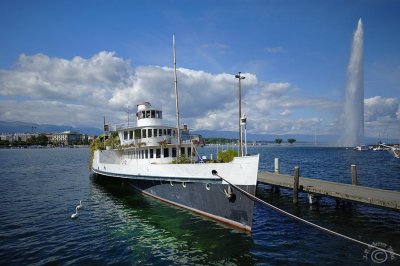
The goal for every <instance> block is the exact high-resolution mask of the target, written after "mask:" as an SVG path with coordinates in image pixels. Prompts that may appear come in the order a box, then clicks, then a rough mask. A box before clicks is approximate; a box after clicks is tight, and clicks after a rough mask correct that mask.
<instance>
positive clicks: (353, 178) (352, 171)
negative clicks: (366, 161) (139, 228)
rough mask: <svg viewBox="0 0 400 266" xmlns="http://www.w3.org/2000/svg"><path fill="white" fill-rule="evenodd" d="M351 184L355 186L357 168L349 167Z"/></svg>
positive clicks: (353, 165)
mask: <svg viewBox="0 0 400 266" xmlns="http://www.w3.org/2000/svg"><path fill="white" fill-rule="evenodd" d="M351 184H352V185H355V186H357V166H356V165H355V164H352V165H351Z"/></svg>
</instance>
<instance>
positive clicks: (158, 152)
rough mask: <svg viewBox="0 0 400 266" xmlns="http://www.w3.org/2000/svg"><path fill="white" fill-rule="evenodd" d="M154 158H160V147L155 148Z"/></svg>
mask: <svg viewBox="0 0 400 266" xmlns="http://www.w3.org/2000/svg"><path fill="white" fill-rule="evenodd" d="M156 158H161V149H156Z"/></svg>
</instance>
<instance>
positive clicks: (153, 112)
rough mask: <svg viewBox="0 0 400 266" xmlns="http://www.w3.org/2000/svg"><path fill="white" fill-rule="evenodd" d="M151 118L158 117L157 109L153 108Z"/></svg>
mask: <svg viewBox="0 0 400 266" xmlns="http://www.w3.org/2000/svg"><path fill="white" fill-rule="evenodd" d="M151 118H156V111H155V110H151Z"/></svg>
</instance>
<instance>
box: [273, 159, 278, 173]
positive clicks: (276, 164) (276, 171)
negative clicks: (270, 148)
mask: <svg viewBox="0 0 400 266" xmlns="http://www.w3.org/2000/svg"><path fill="white" fill-rule="evenodd" d="M274 168H275V171H274V172H275V174H277V175H279V158H275V160H274Z"/></svg>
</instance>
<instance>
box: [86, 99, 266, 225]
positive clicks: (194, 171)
mask: <svg viewBox="0 0 400 266" xmlns="http://www.w3.org/2000/svg"><path fill="white" fill-rule="evenodd" d="M114 130H115V132H117V133H118V137H119V140H120V143H119V146H118V147H115V148H114V149H111V147H108V148H107V149H106V150H96V151H95V152H94V156H93V162H92V171H93V172H94V173H95V174H98V175H101V176H105V177H117V178H120V179H124V180H126V181H127V182H129V184H130V185H131V186H132V187H133V188H135V189H137V190H139V191H141V192H143V193H144V194H146V195H149V196H152V197H154V198H157V199H159V200H161V201H164V202H168V203H171V204H173V205H176V206H179V207H182V208H186V209H189V210H191V211H193V212H196V213H199V214H202V215H204V216H207V217H210V218H212V219H215V220H218V221H221V222H223V223H226V224H229V225H232V226H235V227H239V228H241V229H244V230H246V231H251V227H252V216H253V201H252V200H251V199H249V198H248V197H247V196H245V195H243V194H242V193H240V192H239V191H238V190H236V189H235V188H234V187H233V186H231V185H229V184H228V183H227V182H225V181H223V180H221V179H220V178H219V177H217V176H215V175H213V174H212V171H213V170H216V171H217V172H218V174H219V175H220V176H221V177H223V178H224V179H226V180H227V181H228V182H229V183H231V184H233V185H235V186H238V187H240V188H242V189H244V190H245V191H247V192H249V193H250V194H252V195H254V194H255V189H256V183H257V172H258V162H259V156H258V155H254V156H243V157H235V158H234V159H233V161H232V162H229V163H205V162H202V160H201V159H199V156H197V152H196V151H197V148H198V146H199V140H200V139H199V136H196V135H191V134H189V130H188V128H187V126H184V127H183V128H181V131H182V132H181V133H182V134H181V139H182V141H181V144H180V145H179V147H178V146H177V145H178V138H177V128H176V127H172V126H168V125H165V124H163V123H162V111H161V110H159V109H155V108H152V107H151V105H150V103H149V102H145V103H141V104H138V112H137V125H136V126H128V125H119V126H116V127H115V129H114ZM178 152H179V153H180V156H181V157H184V158H186V160H187V162H186V163H183V164H180V163H174V162H176V160H177V159H179V154H178Z"/></svg>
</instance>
